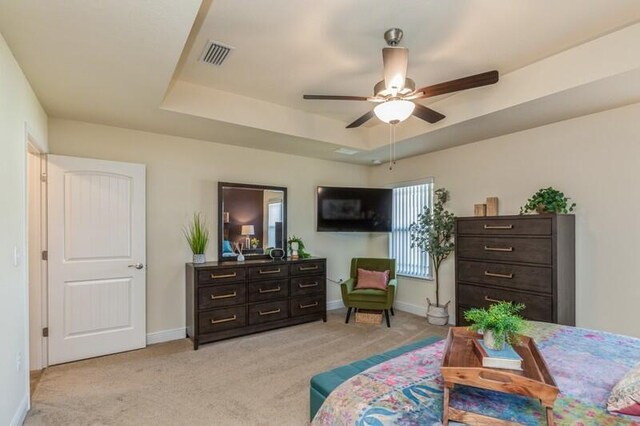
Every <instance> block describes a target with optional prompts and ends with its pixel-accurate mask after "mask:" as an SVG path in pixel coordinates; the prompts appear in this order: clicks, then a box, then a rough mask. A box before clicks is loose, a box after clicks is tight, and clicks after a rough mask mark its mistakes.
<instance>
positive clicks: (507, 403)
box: [312, 322, 640, 426]
mask: <svg viewBox="0 0 640 426" xmlns="http://www.w3.org/2000/svg"><path fill="white" fill-rule="evenodd" d="M530 324H531V327H530V329H529V330H528V332H527V333H526V334H527V335H529V336H531V337H533V338H534V339H535V341H536V343H537V345H538V347H539V349H540V351H541V352H542V354H543V356H544V357H545V360H546V362H547V364H548V366H549V368H550V370H551V373H552V374H553V376H554V378H555V380H556V382H557V384H558V387H559V388H560V395H559V396H558V399H557V400H556V404H555V406H554V416H555V422H556V424H558V425H640V418H638V417H631V416H625V415H618V414H610V413H608V412H607V411H606V402H607V398H608V396H609V393H610V391H611V389H612V388H613V386H614V385H615V384H616V383H617V382H618V380H620V378H621V377H622V376H623V375H624V374H625V373H626V372H627V371H628V370H630V369H631V368H632V367H633V366H634V365H635V364H637V363H638V362H640V339H636V338H632V337H626V336H620V335H615V334H611V333H605V332H599V331H593V330H587V329H582V328H575V327H567V326H560V325H556V324H547V323H538V322H532V323H530ZM443 349H444V341H443V340H441V341H438V342H436V343H428V342H425V343H424V344H422V345H418V347H414V348H410V349H409V350H407V351H404V353H400V354H398V355H397V356H395V357H392V358H389V359H384V360H380V362H379V363H376V364H375V365H372V366H371V367H369V368H368V369H366V370H364V371H362V372H359V373H357V374H355V375H353V376H352V377H350V378H346V379H345V380H344V381H343V382H342V383H340V384H338V383H335V386H334V388H333V389H332V390H331V392H330V393H329V394H328V396H326V398H325V400H324V402H323V403H322V406H321V407H319V409H318V410H317V413H316V414H315V416H314V417H313V420H312V424H314V425H352V424H356V425H363V426H364V425H372V426H373V425H376V426H377V425H387V424H401V425H433V424H435V425H437V424H441V419H442V394H443V393H442V384H443V382H442V376H441V375H440V363H441V360H442V355H443ZM400 352H403V351H400ZM334 371H335V370H334ZM325 374H326V373H325ZM317 377H318V376H316V377H314V379H315V378H317ZM314 379H312V387H313V383H314ZM316 382H317V381H316ZM451 406H453V407H455V408H458V409H462V410H466V411H473V412H476V413H480V414H485V415H488V416H492V417H498V418H501V419H504V420H509V421H513V422H518V423H521V424H525V425H538V424H541V423H543V422H544V419H543V410H541V409H540V405H539V403H538V401H536V400H533V399H529V398H524V397H519V396H515V395H506V394H501V393H497V392H492V391H487V390H480V389H477V388H471V387H456V388H455V389H454V390H453V392H452V393H451ZM313 409H314V407H313V406H312V411H313Z"/></svg>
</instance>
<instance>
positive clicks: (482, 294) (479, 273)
mask: <svg viewBox="0 0 640 426" xmlns="http://www.w3.org/2000/svg"><path fill="white" fill-rule="evenodd" d="M501 300H506V301H512V302H514V303H524V304H525V306H526V309H525V310H524V311H523V316H524V317H525V318H527V319H531V320H536V321H545V322H553V323H558V324H564V325H575V217H574V216H573V215H555V214H546V215H536V216H495V217H464V218H458V219H457V220H456V324H458V325H467V323H466V321H465V320H464V312H465V311H466V310H468V309H469V308H480V307H487V306H489V305H490V304H492V303H495V302H497V301H501Z"/></svg>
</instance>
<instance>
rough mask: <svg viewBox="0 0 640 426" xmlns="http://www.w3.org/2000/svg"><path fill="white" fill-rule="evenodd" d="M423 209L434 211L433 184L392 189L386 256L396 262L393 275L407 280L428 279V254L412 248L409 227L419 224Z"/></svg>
mask: <svg viewBox="0 0 640 426" xmlns="http://www.w3.org/2000/svg"><path fill="white" fill-rule="evenodd" d="M424 206H428V207H430V208H433V180H431V179H429V180H428V181H422V182H420V183H415V182H414V183H411V184H409V185H403V186H398V187H396V188H393V219H392V225H391V238H390V239H389V252H390V253H391V257H392V258H394V259H396V273H397V274H398V275H404V276H407V277H415V278H423V279H426V278H431V265H430V264H429V263H430V262H429V256H428V255H427V253H421V252H420V250H418V249H417V248H411V238H410V233H409V226H410V225H411V224H412V223H413V222H415V221H417V220H418V214H420V213H422V211H423V209H424Z"/></svg>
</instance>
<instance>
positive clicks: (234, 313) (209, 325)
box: [198, 305, 247, 334]
mask: <svg viewBox="0 0 640 426" xmlns="http://www.w3.org/2000/svg"><path fill="white" fill-rule="evenodd" d="M198 325H199V326H200V333H203V334H204V333H213V332H215V331H222V330H229V329H232V328H239V327H244V326H245V325H247V307H246V305H243V306H235V307H232V308H223V309H216V310H215V311H208V312H202V313H200V314H199V315H198Z"/></svg>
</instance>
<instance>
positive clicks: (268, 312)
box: [258, 308, 280, 317]
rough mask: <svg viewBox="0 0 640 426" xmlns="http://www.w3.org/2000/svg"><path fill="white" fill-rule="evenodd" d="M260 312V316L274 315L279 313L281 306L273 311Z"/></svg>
mask: <svg viewBox="0 0 640 426" xmlns="http://www.w3.org/2000/svg"><path fill="white" fill-rule="evenodd" d="M258 313H259V314H260V316H261V317H262V316H265V315H273V314H279V313H280V308H278V309H274V310H273V311H264V312H263V311H260V312H258Z"/></svg>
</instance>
